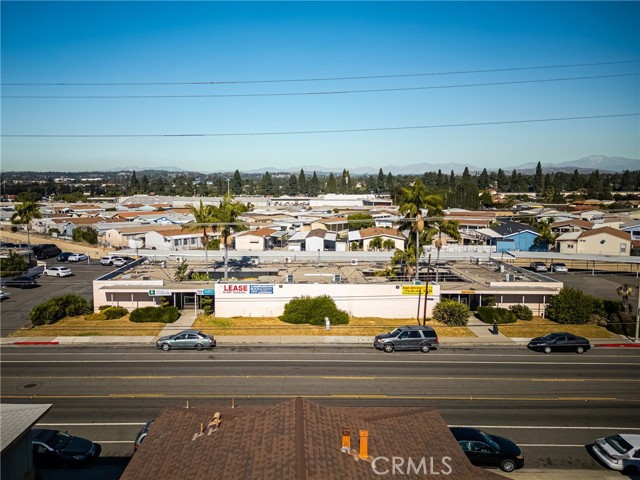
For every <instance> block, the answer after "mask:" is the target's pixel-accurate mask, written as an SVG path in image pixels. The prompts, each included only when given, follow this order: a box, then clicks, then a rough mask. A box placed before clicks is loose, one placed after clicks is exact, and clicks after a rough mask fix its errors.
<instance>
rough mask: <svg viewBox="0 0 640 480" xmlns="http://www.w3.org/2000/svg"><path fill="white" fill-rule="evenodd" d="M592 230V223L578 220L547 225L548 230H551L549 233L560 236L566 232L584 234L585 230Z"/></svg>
mask: <svg viewBox="0 0 640 480" xmlns="http://www.w3.org/2000/svg"><path fill="white" fill-rule="evenodd" d="M592 228H593V223H591V222H588V221H586V220H580V219H578V218H576V219H572V220H563V221H561V222H553V223H552V224H551V225H549V230H551V233H553V234H554V235H562V234H563V233H567V232H584V231H586V230H591V229H592Z"/></svg>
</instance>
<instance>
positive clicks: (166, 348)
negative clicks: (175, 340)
mask: <svg viewBox="0 0 640 480" xmlns="http://www.w3.org/2000/svg"><path fill="white" fill-rule="evenodd" d="M162 350H164V351H165V352H168V351H169V350H171V345H169V344H168V343H163V344H162Z"/></svg>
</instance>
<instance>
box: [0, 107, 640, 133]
mask: <svg viewBox="0 0 640 480" xmlns="http://www.w3.org/2000/svg"><path fill="white" fill-rule="evenodd" d="M639 115H640V113H639V112H635V113H617V114H610V115H585V116H579V117H557V118H533V119H526V120H504V121H496V122H474V123H448V124H439V125H414V126H405V127H374V128H351V129H334V130H297V131H295V130H293V131H282V132H231V133H157V134H156V133H148V134H145V133H142V134H138V133H131V134H126V133H124V134H118V133H116V134H6V133H2V134H0V137H4V138H147V137H148V138H152V137H238V136H266V135H307V134H318V133H356V132H380V131H392V130H418V129H428V128H451V127H479V126H488V125H513V124H521V123H541V122H562V121H570V120H591V119H597V118H619V117H636V116H639Z"/></svg>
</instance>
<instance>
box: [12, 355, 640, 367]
mask: <svg viewBox="0 0 640 480" xmlns="http://www.w3.org/2000/svg"><path fill="white" fill-rule="evenodd" d="M211 362H217V363H255V362H260V363H385V364H388V363H398V364H407V363H414V364H423V365H424V364H440V363H446V364H447V365H452V364H460V365H465V364H471V365H478V364H483V365H613V366H618V365H624V366H640V363H630V362H613V363H607V362H497V361H496V362H488V361H485V362H480V361H472V360H457V361H451V360H428V359H425V360H391V359H385V360H318V359H309V360H302V359H287V360H284V359H283V360H277V359H269V360H267V359H262V360H249V359H234V360H221V359H218V358H212V359H208V358H207V359H196V360H194V359H191V360H187V359H184V360H180V359H171V358H167V357H166V358H164V359H163V360H145V359H138V360H29V359H25V360H4V361H2V363H22V364H24V363H211Z"/></svg>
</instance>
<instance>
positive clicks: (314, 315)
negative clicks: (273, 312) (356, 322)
mask: <svg viewBox="0 0 640 480" xmlns="http://www.w3.org/2000/svg"><path fill="white" fill-rule="evenodd" d="M324 317H328V318H329V320H330V321H331V323H332V324H333V325H347V324H348V323H349V314H348V313H347V312H345V311H344V310H339V309H338V307H336V303H335V302H334V301H333V298H331V297H330V296H328V295H321V296H319V297H304V296H303V297H294V298H293V299H291V301H289V303H287V304H286V305H285V306H284V313H283V314H282V315H280V317H279V318H280V320H282V321H283V322H285V323H293V324H301V323H308V324H311V325H324Z"/></svg>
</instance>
